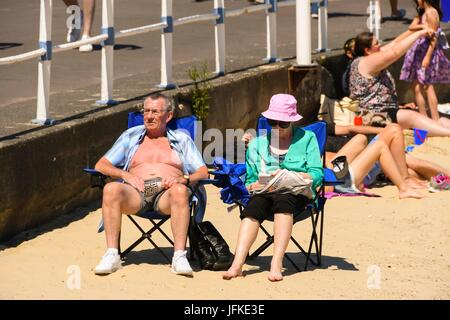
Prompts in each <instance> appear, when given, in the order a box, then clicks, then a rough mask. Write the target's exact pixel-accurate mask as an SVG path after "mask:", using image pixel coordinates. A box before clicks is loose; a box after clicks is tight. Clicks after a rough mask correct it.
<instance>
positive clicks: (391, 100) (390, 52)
mask: <svg viewBox="0 0 450 320" xmlns="http://www.w3.org/2000/svg"><path fill="white" fill-rule="evenodd" d="M432 34H433V30H432V29H423V30H420V31H416V32H413V31H406V32H405V33H403V34H401V35H400V36H398V37H397V38H396V39H395V40H393V41H392V42H390V43H389V44H387V45H385V46H383V47H381V46H380V44H379V42H378V39H377V38H376V37H375V36H374V35H373V34H372V33H370V32H363V33H360V34H359V35H358V36H357V37H356V40H355V54H356V56H358V58H356V59H355V60H354V61H353V63H352V66H351V70H350V97H351V98H352V99H358V100H359V107H360V109H362V110H367V111H372V112H386V113H387V114H388V116H389V118H390V120H392V122H394V123H398V124H399V125H400V126H401V127H402V128H405V129H406V128H420V129H425V130H428V135H430V136H447V137H448V136H450V121H449V120H448V119H445V118H441V119H440V120H439V122H435V121H433V120H431V119H430V118H427V117H426V116H424V115H422V114H420V113H418V112H415V111H412V110H407V109H401V108H399V106H398V97H397V91H396V89H395V83H394V79H393V78H392V76H391V74H390V73H389V71H388V70H387V68H388V67H389V66H390V65H391V64H393V63H394V62H395V61H397V60H398V59H400V58H401V57H402V56H403V55H404V54H405V52H406V51H407V50H408V49H409V48H410V47H411V46H412V45H413V43H414V42H415V41H416V40H417V39H419V38H420V37H425V36H431V35H432Z"/></svg>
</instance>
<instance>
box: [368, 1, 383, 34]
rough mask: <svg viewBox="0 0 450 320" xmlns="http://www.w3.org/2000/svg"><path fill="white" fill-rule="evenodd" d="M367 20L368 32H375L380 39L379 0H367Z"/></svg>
mask: <svg viewBox="0 0 450 320" xmlns="http://www.w3.org/2000/svg"><path fill="white" fill-rule="evenodd" d="M367 10H368V11H369V21H368V27H369V30H370V32H373V33H374V34H375V37H376V38H377V39H380V29H381V10H380V1H379V0H370V1H369V8H368V9H367Z"/></svg>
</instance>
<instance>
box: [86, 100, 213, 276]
mask: <svg viewBox="0 0 450 320" xmlns="http://www.w3.org/2000/svg"><path fill="white" fill-rule="evenodd" d="M172 117H173V109H172V105H171V103H170V101H169V99H168V98H167V97H166V96H164V95H162V94H155V95H152V96H150V97H149V98H147V99H146V100H145V102H144V125H143V126H137V127H133V128H130V129H128V130H127V131H125V132H124V133H122V135H121V136H120V137H119V139H118V140H117V141H116V142H115V144H114V145H113V147H112V148H111V149H110V150H109V151H108V152H107V153H106V154H105V155H104V156H103V157H102V158H101V159H100V160H99V161H98V162H97V164H96V165H95V169H96V170H98V171H99V172H101V173H103V174H105V175H107V176H110V177H113V178H116V179H121V180H122V182H110V183H108V184H106V185H105V187H104V189H103V202H102V214H103V222H104V227H105V234H106V244H107V251H106V253H105V255H104V256H103V257H102V259H101V261H100V263H99V264H98V265H97V266H96V267H95V269H94V272H95V274H109V273H112V272H115V271H116V270H118V269H119V268H120V267H121V259H120V255H119V253H118V245H119V233H120V228H121V221H122V214H138V213H140V212H145V211H158V212H160V213H162V214H167V215H170V216H171V228H172V233H173V237H174V255H173V259H172V272H174V273H176V274H181V275H186V276H192V269H191V266H190V265H189V262H188V260H187V258H186V250H185V248H186V240H187V232H188V226H189V216H190V212H189V189H188V187H187V185H189V184H192V183H195V182H196V181H198V180H201V179H207V178H208V170H207V168H206V166H205V163H204V162H203V159H202V156H201V154H200V152H199V151H198V149H197V148H196V147H195V144H194V142H193V141H192V139H191V138H190V137H189V136H188V135H187V134H185V133H183V132H180V131H174V130H170V129H169V128H167V123H168V122H169V121H170V120H171V119H172ZM119 168H122V169H119ZM155 178H156V180H160V181H159V186H160V188H161V189H162V190H161V191H159V193H157V194H154V195H152V196H151V197H149V194H148V193H144V185H145V182H146V181H149V180H150V179H155Z"/></svg>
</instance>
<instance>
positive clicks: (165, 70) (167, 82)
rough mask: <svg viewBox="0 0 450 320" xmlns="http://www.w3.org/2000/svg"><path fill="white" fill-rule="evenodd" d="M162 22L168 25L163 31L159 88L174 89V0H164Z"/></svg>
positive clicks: (162, 3)
mask: <svg viewBox="0 0 450 320" xmlns="http://www.w3.org/2000/svg"><path fill="white" fill-rule="evenodd" d="M161 22H164V23H166V24H167V27H166V28H164V29H163V30H162V31H161V83H160V84H159V85H158V88H161V89H174V88H175V87H176V86H175V84H173V83H172V41H173V40H172V34H173V17H172V0H162V2H161Z"/></svg>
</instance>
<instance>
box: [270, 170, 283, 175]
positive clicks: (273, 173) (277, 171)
mask: <svg viewBox="0 0 450 320" xmlns="http://www.w3.org/2000/svg"><path fill="white" fill-rule="evenodd" d="M280 171H281V169H277V170H275V171H274V172H272V173H271V174H270V175H271V176H272V177H275V176H276V175H277V174H278V173H279V172H280Z"/></svg>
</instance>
